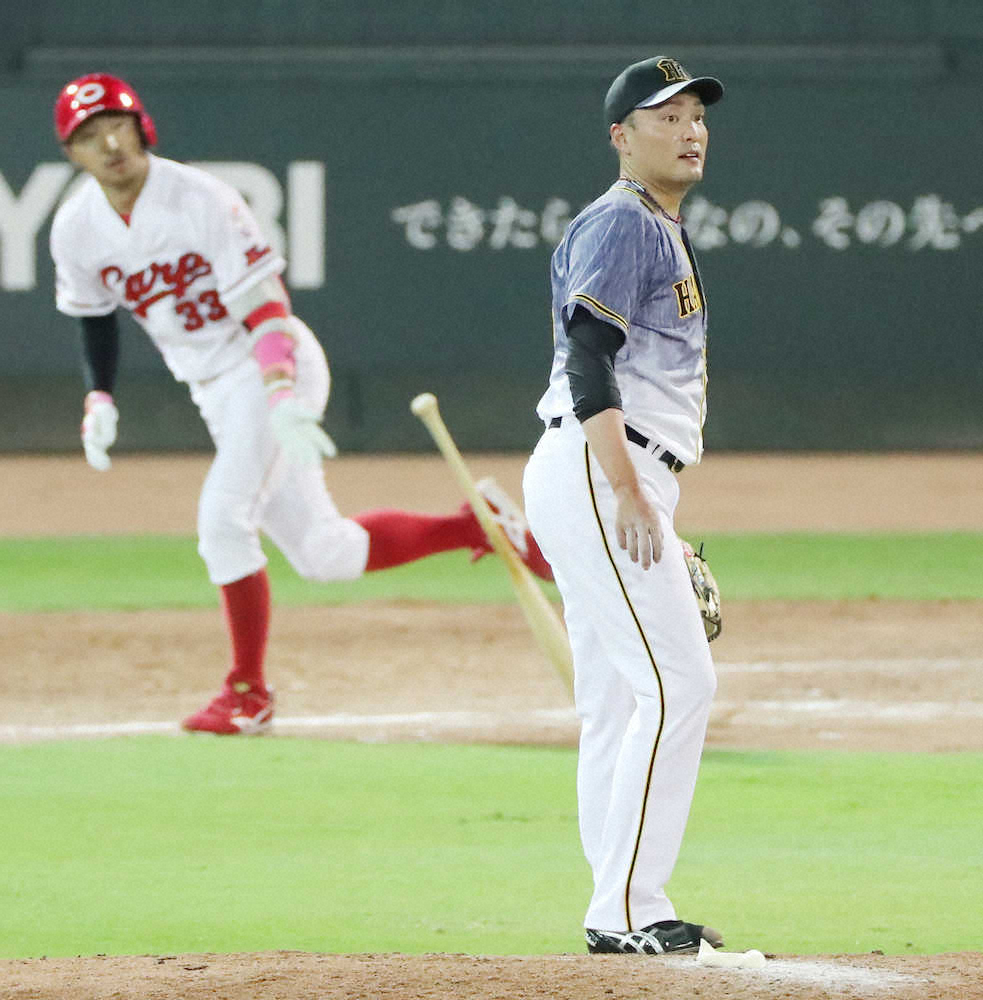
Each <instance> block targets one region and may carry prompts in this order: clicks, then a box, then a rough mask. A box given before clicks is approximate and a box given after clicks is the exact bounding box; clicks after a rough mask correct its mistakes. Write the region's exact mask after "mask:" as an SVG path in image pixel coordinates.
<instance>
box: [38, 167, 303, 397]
mask: <svg viewBox="0 0 983 1000" xmlns="http://www.w3.org/2000/svg"><path fill="white" fill-rule="evenodd" d="M148 155H149V154H148ZM149 160H150V169H149V173H148V174H147V179H146V182H145V184H144V186H143V189H142V190H141V192H140V195H139V197H138V198H137V201H136V205H135V206H134V208H133V212H132V213H131V214H130V218H129V224H127V223H126V222H125V221H124V220H123V219H122V218H121V217H120V215H119V214H118V213H117V212H116V210H115V209H114V208H113V207H112V206H111V205H110V204H109V202H108V201H107V199H106V196H105V194H103V192H102V189H101V188H100V187H99V184H98V183H97V182H96V181H95V180H94V179H93V178H91V177H90V178H88V179H87V180H86V181H85V183H84V184H82V186H81V188H80V189H79V191H78V192H77V193H76V194H75V195H73V196H72V197H71V198H69V199H68V201H66V202H65V203H64V204H63V205H62V206H61V207H60V208H59V209H58V211H57V213H56V214H55V219H54V222H53V224H52V227H51V255H52V257H53V258H54V261H55V273H56V296H55V297H56V304H57V307H58V309H59V311H60V312H63V313H66V314H67V315H69V316H105V315H107V314H108V313H111V312H112V311H113V310H114V309H116V308H117V306H122V307H123V308H124V309H127V310H129V312H130V313H131V314H132V315H133V318H134V319H135V320H136V321H137V322H138V323H139V324H140V325H141V326H142V327H143V329H144V330H146V331H147V333H148V334H149V336H150V338H151V339H152V340H153V342H154V343H155V344H156V345H157V348H158V349H159V350H160V353H161V354H162V355H163V358H164V361H165V363H166V364H167V366H168V368H170V370H171V372H172V373H173V375H174V377H175V378H177V379H178V380H180V381H182V382H200V381H203V380H205V379H209V378H213V377H214V376H216V375H219V374H221V373H222V372H224V371H228V370H229V369H230V368H232V367H234V366H235V365H236V364H237V363H238V362H239V361H241V360H242V359H243V358H245V357H247V356H248V355H249V353H250V350H251V347H252V342H251V340H250V337H249V334H248V333H247V331H246V329H245V328H244V327H243V326H242V324H241V323H239V322H237V321H236V320H235V319H233V318H232V316H230V315H229V313H228V312H227V310H226V308H225V305H226V304H227V303H228V302H230V301H232V300H233V299H235V298H236V297H237V296H239V295H241V294H242V293H243V292H245V291H246V290H247V289H249V288H251V287H252V286H253V285H255V284H256V283H257V282H258V281H261V280H262V279H263V278H265V277H268V276H269V275H273V274H279V273H280V272H281V271H282V270H283V268H284V266H285V263H284V260H283V258H282V257H280V256H279V255H278V254H276V253H274V251H273V249H272V247H271V246H270V245H269V243H268V242H267V241H266V239H265V238H264V237H263V234H262V233H261V232H260V229H259V226H258V224H257V222H256V220H255V218H254V217H253V214H252V212H250V210H249V208H248V206H247V205H246V203H245V201H244V200H243V198H242V197H241V196H240V195H239V193H238V192H237V191H236V190H235V189H234V188H232V187H230V186H229V185H228V184H226V183H224V182H223V181H220V180H218V179H217V178H215V177H212V176H211V175H210V174H207V173H205V172H204V171H203V170H199V169H197V168H196V167H189V166H186V165H185V164H183V163H177V162H176V161H174V160H167V159H164V158H162V157H158V156H153V155H149Z"/></svg>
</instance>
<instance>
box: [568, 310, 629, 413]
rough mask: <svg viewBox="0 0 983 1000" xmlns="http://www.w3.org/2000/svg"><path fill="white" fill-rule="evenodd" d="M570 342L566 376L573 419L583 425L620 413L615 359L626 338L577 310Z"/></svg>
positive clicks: (572, 322)
mask: <svg viewBox="0 0 983 1000" xmlns="http://www.w3.org/2000/svg"><path fill="white" fill-rule="evenodd" d="M567 341H568V343H569V351H568V353H567V362H566V373H567V378H568V379H569V381H570V393H571V395H572V396H573V412H574V416H576V418H577V419H578V420H579V421H580V422H581V423H583V422H584V421H585V420H588V419H590V418H591V417H593V416H594V415H595V414H596V413H600V412H601V411H602V410H610V409H616V410H620V409H621V408H622V407H621V393H620V392H619V391H618V383H617V381H615V377H614V356H615V355H616V354H617V353H618V351H619V350H620V349H621V346H622V344H624V342H625V335H624V334H623V333H622V332H621V330H619V329H618V328H617V327H616V326H613V325H612V324H611V323H605V322H604V321H603V320H600V319H598V318H597V317H596V316H595V315H594V314H593V313H592V312H589V311H588V310H587V309H584V308H583V307H582V306H577V308H576V309H575V310H574V313H573V316H572V317H571V319H570V324H569V326H568V327H567Z"/></svg>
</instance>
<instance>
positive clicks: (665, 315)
mask: <svg viewBox="0 0 983 1000" xmlns="http://www.w3.org/2000/svg"><path fill="white" fill-rule="evenodd" d="M722 94H723V87H722V85H721V84H720V82H719V81H718V80H716V79H714V78H712V77H706V76H703V77H695V78H694V77H691V76H690V75H689V74H688V73H687V72H686V71H685V70H684V69H683V67H682V66H680V64H679V63H678V62H677V61H676V60H675V59H672V58H669V57H667V56H656V57H654V58H652V59H646V60H644V61H643V62H639V63H635V64H633V65H631V66H629V67H627V68H626V69H625V70H624V71H623V72H622V73H621V74H620V75H619V76H618V77H617V78H616V79H615V80H614V82H613V83H612V84H611V87H610V89H609V90H608V92H607V96H606V98H605V102H604V114H605V127H606V128H607V131H608V135H609V139H610V142H611V144H612V145H613V147H614V150H615V152H616V153H617V156H618V161H619V166H620V172H619V177H618V180H617V181H615V183H614V184H613V185H612V186H611V187H610V188H609V189H608V190H607V191H606V192H604V194H602V195H601V196H600V197H599V198H597V199H596V200H595V201H594V202H592V203H591V204H590V205H588V206H587V207H586V208H585V209H584V210H583V211H582V212H581V213H580V214H579V215H578V216H577V217H576V218H575V219H574V220H573V221H572V222H571V223H570V226H569V227H568V229H567V231H566V233H565V235H564V237H563V239H562V241H561V242H560V244H559V246H558V247H557V249H556V251H555V253H554V254H553V259H552V294H553V329H554V339H555V351H554V359H553V367H552V372H551V374H550V380H549V387H548V388H547V390H546V393H545V394H544V395H543V397H542V399H541V400H540V402H539V406H538V411H537V412H538V414H539V416H540V417H541V418H542V420H543V422H544V425H545V430H544V433H543V436H542V438H541V439H540V440H539V443H538V444H537V445H536V449H535V451H534V453H533V455H532V456H531V458H530V460H529V462H528V464H527V467H526V471H525V476H524V481H523V490H524V495H525V506H526V513H527V515H528V517H529V522H530V524H531V526H532V530H533V533H534V535H535V537H536V539H537V540H538V542H539V544H540V546H541V547H542V551H543V553H544V554H545V556H546V558H547V559H548V560H549V562H550V565H551V566H552V567H553V572H554V574H555V577H556V582H557V585H558V587H559V589H560V593H561V595H562V597H563V608H564V617H565V620H566V624H567V631H568V633H569V636H570V644H571V648H572V652H573V661H574V674H575V697H576V704H577V713H578V715H579V716H580V718H581V723H582V728H581V737H580V757H579V762H578V778H577V789H578V805H579V815H580V832H581V839H582V842H583V848H584V852H585V854H586V856H587V860H588V862H589V863H590V866H591V869H592V871H593V874H594V893H593V897H592V899H591V901H590V905H589V907H588V910H587V914H586V918H585V921H584V926H585V929H586V938H587V947H588V950H589V951H590V952H613V953H633V952H638V953H651V954H655V953H664V952H683V951H696V950H697V949H698V948H699V946H700V941H701V940H704V939H705V940H706V941H708V942H709V943H710V944H711V945H713V946H715V947H720V946H721V945H722V943H723V942H722V939H721V936H720V934H719V933H718V932H717V931H714V930H712V929H711V928H709V927H705V926H704V925H702V924H694V923H689V922H687V921H683V920H680V919H678V918H677V916H676V912H675V909H674V907H673V905H672V903H671V901H670V900H669V898H668V896H667V895H666V892H665V886H666V883H667V882H668V881H669V876H670V875H671V873H672V869H673V866H674V864H675V861H676V857H677V855H678V853H679V848H680V844H681V842H682V837H683V830H684V828H685V826H686V820H687V816H688V813H689V808H690V802H691V800H692V797H693V791H694V788H695V785H696V776H697V769H698V767H699V762H700V754H701V752H702V749H703V742H704V738H705V734H706V726H707V721H708V718H709V714H710V703H711V700H712V698H713V694H714V690H715V687H716V679H715V675H714V670H713V664H712V662H711V659H710V650H709V645H708V630H706V629H705V627H704V622H703V618H702V617H701V612H700V607H699V606H698V604H697V601H696V600H694V582H693V581H692V580H691V577H690V571H689V569H688V568H687V557H686V553H685V552H684V548H683V543H682V542H681V540H680V539H679V538H678V537H677V535H676V533H675V530H674V528H673V514H674V511H675V509H676V502H677V500H678V498H679V482H678V480H677V476H678V475H679V473H680V472H681V471H682V470H683V469H684V468H685V466H687V465H691V464H693V463H696V462H699V461H700V456H701V454H702V452H703V422H704V419H705V417H706V388H707V365H706V319H707V306H706V294H705V292H704V289H703V284H702V282H701V280H700V274H699V271H698V270H697V266H696V260H695V257H694V255H693V250H692V247H691V246H690V243H689V240H688V239H687V236H686V230H685V229H684V228H683V225H682V221H681V218H680V206H681V204H682V201H683V197H684V196H685V194H686V193H687V191H689V189H690V188H691V187H692V186H693V185H694V184H696V183H697V182H698V181H699V180H700V179H701V178H702V177H703V169H704V163H705V159H706V152H707V122H706V117H705V111H706V107H707V106H708V105H710V104H713V103H715V102H716V101H718V100H719V99H720V97H721V96H722ZM690 551H692V550H690ZM708 579H709V577H708V576H705V577H703V578H701V581H700V586H701V587H702V586H703V584H705V583H706V582H707V580H708ZM718 630H719V622H718Z"/></svg>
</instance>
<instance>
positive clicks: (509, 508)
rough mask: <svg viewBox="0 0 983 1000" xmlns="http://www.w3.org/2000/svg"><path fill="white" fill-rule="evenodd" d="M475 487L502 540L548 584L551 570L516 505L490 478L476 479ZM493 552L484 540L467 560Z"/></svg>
mask: <svg viewBox="0 0 983 1000" xmlns="http://www.w3.org/2000/svg"><path fill="white" fill-rule="evenodd" d="M475 486H476V487H477V489H478V492H479V493H480V494H481V495H482V496H483V497H484V498H485V502H486V503H487V504H488V507H489V508H490V510H491V512H492V515H493V516H494V518H495V520H496V521H497V522H498V525H499V527H500V528H501V529H502V531H504V532H505V537H506V538H507V539H508V540H509V541H510V542H511V543H512V548H514V549H515V551H516V552H518V553H519V558H521V559H522V561H523V562H524V563H525V564H526V566H528V567H529V569H531V570H532V572H533V573H535V574H536V576H538V577H539V578H540V579H542V580H550V581H552V579H553V570H552V569H550V564H549V563H548V562H547V561H546V559H545V557H544V556H543V553H542V552H540V550H539V546H538V545H537V544H536V539H535V538H533V537H532V532H531V531H530V530H529V522H528V521H527V520H526V515H525V514H523V513H522V510H521V508H520V507H519V505H518V504H517V503H516V502H515V501H514V500H513V499H512V498H511V497H510V496H509V495H508V493H506V492H505V490H503V489H502V487H501V486H499V485H498V483H497V482H496V481H495V480H494V479H492V478H491V477H489V478H487V479H482V480H480V481H479V482H477V483H475ZM494 551H495V550H494V549H493V548H492V545H491V542H489V541H488V539H487V538H486V539H485V540H484V544H483V545H481V546H479V547H478V548H475V549H472V553H471V561H472V562H476V561H477V560H478V559H480V558H481V557H482V556H485V555H488V553H489V552H494Z"/></svg>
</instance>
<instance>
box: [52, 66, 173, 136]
mask: <svg viewBox="0 0 983 1000" xmlns="http://www.w3.org/2000/svg"><path fill="white" fill-rule="evenodd" d="M100 111H129V112H132V113H133V114H135V115H136V116H137V118H138V119H139V120H140V129H141V131H142V132H143V138H144V140H145V141H146V143H147V145H148V146H155V145H156V144H157V129H156V128H155V127H154V122H153V119H152V118H151V117H150V115H148V114H147V112H146V111H145V110H144V108H143V104H142V103H141V101H140V98H139V97H138V96H137V92H136V91H135V90H134V89H133V88H132V87H131V86H130V85H129V84H128V83H127V82H126V81H125V80H121V79H120V78H119V77H118V76H110V75H109V74H108V73H87V74H86V75H85V76H80V77H79V78H78V79H77V80H72V82H71V83H69V84H66V86H65V88H64V89H63V90H62V92H61V93H60V94H59V95H58V100H57V101H55V132H56V133H57V135H58V138H59V140H60V141H61V142H67V141H68V138H69V136H70V135H71V134H72V133H73V132H74V131H75V130H76V129H77V128H78V127H79V125H81V124H82V122H84V121H85V120H86V118H91V117H92V115H97V114H99V112H100Z"/></svg>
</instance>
